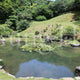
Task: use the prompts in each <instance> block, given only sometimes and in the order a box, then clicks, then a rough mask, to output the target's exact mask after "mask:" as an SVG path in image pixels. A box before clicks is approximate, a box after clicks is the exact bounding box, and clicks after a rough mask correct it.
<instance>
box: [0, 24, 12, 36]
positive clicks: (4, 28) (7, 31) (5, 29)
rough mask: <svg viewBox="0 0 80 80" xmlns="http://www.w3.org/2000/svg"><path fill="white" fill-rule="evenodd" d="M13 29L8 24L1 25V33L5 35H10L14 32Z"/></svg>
mask: <svg viewBox="0 0 80 80" xmlns="http://www.w3.org/2000/svg"><path fill="white" fill-rule="evenodd" d="M12 32H13V30H11V29H10V28H8V27H7V26H4V25H0V35H2V36H3V37H9V36H10V35H11V34H12Z"/></svg>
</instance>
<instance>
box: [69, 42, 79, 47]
mask: <svg viewBox="0 0 80 80" xmlns="http://www.w3.org/2000/svg"><path fill="white" fill-rule="evenodd" d="M70 45H71V46H72V47H80V44H74V43H71V44H70Z"/></svg>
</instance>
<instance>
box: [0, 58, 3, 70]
mask: <svg viewBox="0 0 80 80" xmlns="http://www.w3.org/2000/svg"><path fill="white" fill-rule="evenodd" d="M3 65H4V63H3V60H2V59H0V69H2V68H3Z"/></svg>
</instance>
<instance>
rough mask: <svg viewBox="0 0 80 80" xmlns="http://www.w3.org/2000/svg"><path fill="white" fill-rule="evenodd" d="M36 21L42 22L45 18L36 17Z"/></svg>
mask: <svg viewBox="0 0 80 80" xmlns="http://www.w3.org/2000/svg"><path fill="white" fill-rule="evenodd" d="M36 20H37V21H44V20H46V17H45V16H38V17H36Z"/></svg>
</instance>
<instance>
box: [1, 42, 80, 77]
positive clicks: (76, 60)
mask: <svg viewBox="0 0 80 80" xmlns="http://www.w3.org/2000/svg"><path fill="white" fill-rule="evenodd" d="M19 47H20V46H17V45H15V46H12V45H11V44H9V43H6V45H5V46H2V45H1V46H0V58H1V59H3V60H4V63H5V70H6V71H7V72H9V73H10V74H12V75H14V76H16V77H31V76H34V77H45V78H56V79H58V78H62V77H73V76H74V70H75V67H76V66H79V65H80V48H72V47H66V48H58V49H56V50H55V51H54V53H49V54H46V55H42V54H39V53H36V52H32V53H29V52H22V51H21V50H20V48H19Z"/></svg>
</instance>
